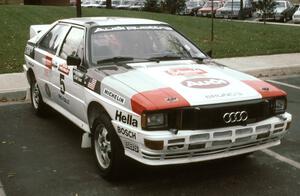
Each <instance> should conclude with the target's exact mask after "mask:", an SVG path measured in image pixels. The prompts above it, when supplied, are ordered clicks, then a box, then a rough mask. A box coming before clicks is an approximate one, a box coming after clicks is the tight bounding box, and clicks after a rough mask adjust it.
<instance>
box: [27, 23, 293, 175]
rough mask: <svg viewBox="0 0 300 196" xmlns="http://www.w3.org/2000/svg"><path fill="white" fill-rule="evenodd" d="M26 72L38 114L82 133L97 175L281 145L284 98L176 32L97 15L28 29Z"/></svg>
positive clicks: (285, 127)
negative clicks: (128, 165) (58, 117)
mask: <svg viewBox="0 0 300 196" xmlns="http://www.w3.org/2000/svg"><path fill="white" fill-rule="evenodd" d="M31 35H32V38H31V39H30V40H29V41H28V42H27V45H26V49H25V61H26V64H25V65H24V70H25V73H26V76H27V79H28V82H29V84H30V89H31V90H30V92H31V101H32V107H33V110H34V112H35V113H36V114H37V115H39V116H44V117H46V116H47V115H48V110H47V108H48V107H51V108H53V109H55V110H56V111H58V112H59V113H61V114H63V115H64V116H65V117H66V118H68V119H69V120H70V121H72V122H73V123H75V124H76V125H77V126H78V127H80V128H81V129H82V130H83V131H84V134H83V136H82V144H81V145H82V147H92V148H93V151H94V154H95V159H96V163H97V164H98V166H99V169H100V174H101V175H102V176H103V177H107V178H113V177H116V176H118V174H119V171H121V170H122V169H123V167H124V164H123V163H124V160H125V158H126V157H130V158H132V159H134V160H136V161H139V162H141V163H144V164H146V165H153V166H156V165H170V164H183V163H191V162H199V161H205V160H212V159H219V158H224V157H230V156H236V155H245V154H249V153H251V152H254V151H257V150H260V149H264V148H269V147H271V146H275V145H279V144H280V140H281V138H282V137H283V136H284V135H285V134H286V132H287V130H288V128H289V126H290V124H291V121H292V116H291V115H290V114H289V113H287V112H286V106H287V94H286V93H285V92H284V91H282V90H280V89H278V88H277V87H275V86H273V85H271V84H269V83H267V82H265V81H262V80H260V79H257V78H255V77H253V76H250V75H247V74H244V73H241V72H238V71H236V70H233V69H230V68H228V67H226V66H223V65H219V64H217V63H214V62H213V61H212V60H211V59H210V58H209V57H208V56H207V55H206V54H205V53H204V52H202V51H201V50H200V49H199V48H198V47H197V46H196V45H195V44H193V43H192V42H191V41H189V40H188V39H187V38H186V37H184V36H183V35H182V34H180V33H179V32H177V31H176V30H174V29H173V28H172V27H171V26H170V25H168V24H166V23H163V22H158V21H153V20H145V19H133V18H115V17H97V18H76V19H64V20H59V21H57V22H55V23H53V24H52V25H44V26H43V25H42V26H40V25H39V26H35V25H33V26H32V27H31Z"/></svg>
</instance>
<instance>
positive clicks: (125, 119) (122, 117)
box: [115, 110, 138, 127]
mask: <svg viewBox="0 0 300 196" xmlns="http://www.w3.org/2000/svg"><path fill="white" fill-rule="evenodd" d="M115 120H117V121H120V122H122V123H125V124H128V125H131V126H133V127H137V126H138V121H137V120H136V119H134V118H133V116H132V115H130V114H127V115H124V114H123V113H122V112H121V111H118V110H117V111H116V115H115Z"/></svg>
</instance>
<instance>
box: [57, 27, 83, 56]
mask: <svg viewBox="0 0 300 196" xmlns="http://www.w3.org/2000/svg"><path fill="white" fill-rule="evenodd" d="M83 50H84V30H83V29H80V28H76V27H73V28H72V29H71V31H70V32H69V34H68V35H67V37H66V39H65V41H64V43H63V45H62V49H61V52H60V57H61V58H63V59H67V57H68V56H78V57H80V58H81V59H82V58H83Z"/></svg>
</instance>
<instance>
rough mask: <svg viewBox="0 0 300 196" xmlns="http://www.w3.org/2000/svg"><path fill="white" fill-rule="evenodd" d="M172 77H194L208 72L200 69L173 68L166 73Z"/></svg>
mask: <svg viewBox="0 0 300 196" xmlns="http://www.w3.org/2000/svg"><path fill="white" fill-rule="evenodd" d="M166 72H167V73H168V74H170V75H172V76H194V75H201V74H205V73H207V72H206V71H204V70H202V69H198V68H185V67H183V68H173V69H169V70H167V71H166Z"/></svg>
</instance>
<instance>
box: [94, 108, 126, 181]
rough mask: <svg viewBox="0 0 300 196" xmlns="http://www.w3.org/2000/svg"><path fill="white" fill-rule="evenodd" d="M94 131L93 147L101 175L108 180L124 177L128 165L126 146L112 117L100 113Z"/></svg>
mask: <svg viewBox="0 0 300 196" xmlns="http://www.w3.org/2000/svg"><path fill="white" fill-rule="evenodd" d="M92 131H93V135H92V147H93V151H94V155H95V159H96V162H97V165H98V168H99V171H100V175H101V176H102V177H103V178H105V179H108V180H116V179H118V178H120V177H122V171H124V168H125V167H126V164H125V155H124V148H123V145H122V142H121V140H120V138H119V136H118V135H117V134H116V132H115V129H114V127H113V126H112V124H111V120H110V117H109V116H108V115H107V114H104V113H102V114H100V116H99V117H98V118H96V120H95V121H94V123H93V128H92ZM125 170H126V169H125Z"/></svg>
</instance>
